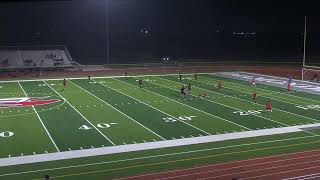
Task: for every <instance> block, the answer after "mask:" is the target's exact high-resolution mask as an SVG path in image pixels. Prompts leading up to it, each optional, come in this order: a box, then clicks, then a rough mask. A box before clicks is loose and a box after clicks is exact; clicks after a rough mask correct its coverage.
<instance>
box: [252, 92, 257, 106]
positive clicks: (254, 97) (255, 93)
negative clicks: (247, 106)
mask: <svg viewBox="0 0 320 180" xmlns="http://www.w3.org/2000/svg"><path fill="white" fill-rule="evenodd" d="M252 100H253V102H254V103H257V92H256V91H255V90H254V91H253V94H252Z"/></svg>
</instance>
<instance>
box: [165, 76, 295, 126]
mask: <svg viewBox="0 0 320 180" xmlns="http://www.w3.org/2000/svg"><path fill="white" fill-rule="evenodd" d="M159 78H161V77H159ZM161 79H163V78H161ZM163 80H167V81H171V82H174V83H176V84H183V83H179V82H175V81H172V80H169V79H163ZM159 86H162V87H165V88H168V89H172V90H175V91H178V92H179V90H176V89H173V88H171V87H168V86H164V85H159ZM196 88H198V89H203V88H199V87H196ZM205 90H207V89H205ZM191 96H193V97H197V96H195V95H192V94H191ZM204 100H206V101H208V102H212V103H215V104H219V105H221V106H225V107H228V108H231V109H234V110H237V111H240V109H238V108H236V107H232V106H229V105H226V104H223V103H219V102H215V101H212V100H210V99H206V98H204ZM253 116H256V117H259V118H261V119H265V120H268V121H272V122H274V123H277V124H281V125H283V126H289V125H287V124H284V123H281V122H279V121H276V120H272V119H269V118H265V117H262V116H259V115H255V114H253Z"/></svg>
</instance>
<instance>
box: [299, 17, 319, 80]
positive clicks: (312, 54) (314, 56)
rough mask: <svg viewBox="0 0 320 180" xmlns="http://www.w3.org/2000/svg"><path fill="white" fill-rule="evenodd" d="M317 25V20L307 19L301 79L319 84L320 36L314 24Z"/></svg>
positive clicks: (305, 21)
mask: <svg viewBox="0 0 320 180" xmlns="http://www.w3.org/2000/svg"><path fill="white" fill-rule="evenodd" d="M315 23H317V19H316V18H314V17H313V18H311V17H305V20H304V38H303V39H304V40H303V41H304V42H303V65H302V71H301V72H302V73H301V77H302V80H303V81H312V82H317V83H319V82H320V54H318V47H319V43H318V42H320V36H319V33H318V30H319V29H317V27H316V26H313V24H315ZM311 26H312V27H311ZM308 27H309V28H308ZM307 28H308V29H307Z"/></svg>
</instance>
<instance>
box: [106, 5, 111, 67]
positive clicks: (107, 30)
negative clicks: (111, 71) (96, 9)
mask: <svg viewBox="0 0 320 180" xmlns="http://www.w3.org/2000/svg"><path fill="white" fill-rule="evenodd" d="M106 41H107V64H110V48H109V45H110V42H109V41H110V38H109V0H106Z"/></svg>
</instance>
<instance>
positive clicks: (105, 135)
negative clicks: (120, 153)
mask: <svg viewBox="0 0 320 180" xmlns="http://www.w3.org/2000/svg"><path fill="white" fill-rule="evenodd" d="M43 82H44V83H45V84H47V86H48V87H50V88H51V89H52V90H53V91H54V92H55V93H56V94H58V95H59V96H60V97H61V98H62V99H63V100H64V101H65V102H67V103H68V104H69V105H70V106H71V107H72V108H73V109H74V110H75V111H76V112H77V113H78V114H79V115H80V116H81V117H82V118H83V119H84V120H86V121H87V122H88V123H89V124H90V125H91V126H92V127H93V128H94V129H95V130H97V131H98V132H99V133H100V134H101V135H102V136H103V137H104V138H106V139H107V140H108V141H109V142H110V143H111V144H112V145H116V144H115V143H114V142H112V141H111V140H110V139H109V138H108V137H107V136H106V135H105V134H103V133H102V132H101V131H100V130H99V129H98V128H97V127H96V126H94V125H93V124H92V123H91V122H90V121H89V120H88V119H87V118H86V117H85V116H84V115H83V114H81V113H80V112H79V111H78V110H77V109H76V108H75V107H74V106H73V105H72V104H71V103H70V102H69V101H67V100H66V99H65V98H64V97H63V96H62V95H61V94H60V93H58V92H57V91H56V90H55V89H53V88H52V87H51V86H50V85H49V84H48V83H47V82H46V81H43Z"/></svg>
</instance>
